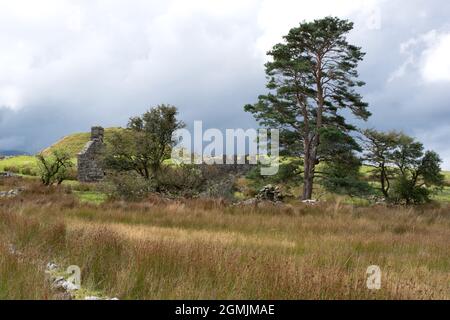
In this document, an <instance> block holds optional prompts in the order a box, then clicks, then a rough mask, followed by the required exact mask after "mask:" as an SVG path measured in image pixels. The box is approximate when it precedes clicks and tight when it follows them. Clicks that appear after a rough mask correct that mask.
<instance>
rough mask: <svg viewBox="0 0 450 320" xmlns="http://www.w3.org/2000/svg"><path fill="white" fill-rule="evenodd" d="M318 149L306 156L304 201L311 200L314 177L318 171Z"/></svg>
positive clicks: (314, 148)
mask: <svg viewBox="0 0 450 320" xmlns="http://www.w3.org/2000/svg"><path fill="white" fill-rule="evenodd" d="M316 150H317V149H316V147H313V148H312V150H310V151H309V152H307V153H306V154H305V160H304V174H303V179H304V181H303V196H302V200H311V199H312V193H313V186H314V176H315V171H316V160H317V159H316V157H317V152H316Z"/></svg>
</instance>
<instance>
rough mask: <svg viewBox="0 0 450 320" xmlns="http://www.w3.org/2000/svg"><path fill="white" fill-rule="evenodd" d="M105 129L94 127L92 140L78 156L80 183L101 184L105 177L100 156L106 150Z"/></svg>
mask: <svg viewBox="0 0 450 320" xmlns="http://www.w3.org/2000/svg"><path fill="white" fill-rule="evenodd" d="M103 138H104V129H103V128H102V127H92V129H91V140H90V141H89V142H88V143H87V144H86V145H85V146H84V148H83V150H82V151H81V152H80V153H79V154H78V181H80V182H99V181H100V180H102V179H103V178H104V176H105V173H104V171H103V168H102V167H101V164H100V161H99V159H98V158H99V155H100V153H101V152H102V150H103V148H104V146H105V145H104V143H103Z"/></svg>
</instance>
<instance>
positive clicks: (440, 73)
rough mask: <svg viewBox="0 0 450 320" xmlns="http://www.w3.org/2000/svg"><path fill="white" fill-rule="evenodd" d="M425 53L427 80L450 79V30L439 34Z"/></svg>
mask: <svg viewBox="0 0 450 320" xmlns="http://www.w3.org/2000/svg"><path fill="white" fill-rule="evenodd" d="M423 55H424V64H423V68H422V76H423V78H424V79H425V80H426V81H428V82H436V81H450V32H449V33H443V34H439V35H437V36H436V37H435V39H433V41H432V43H431V45H430V47H429V48H428V49H427V50H426V51H425V52H424V53H423Z"/></svg>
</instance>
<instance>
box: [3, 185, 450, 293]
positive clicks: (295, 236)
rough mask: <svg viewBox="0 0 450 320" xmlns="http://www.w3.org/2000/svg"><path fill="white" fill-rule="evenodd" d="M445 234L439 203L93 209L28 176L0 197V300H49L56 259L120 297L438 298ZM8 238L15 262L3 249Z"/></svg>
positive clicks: (444, 269) (164, 203)
mask: <svg viewBox="0 0 450 320" xmlns="http://www.w3.org/2000/svg"><path fill="white" fill-rule="evenodd" d="M449 240H450V210H449V208H448V207H444V206H431V207H421V208H415V209H411V208H403V207H393V208H387V207H382V206H379V207H364V208H362V207H361V208H359V207H353V206H348V205H343V204H342V203H340V202H339V201H336V202H331V203H324V204H321V205H318V206H313V207H311V206H305V205H302V204H294V205H288V206H283V207H275V206H271V205H267V206H263V207H233V206H230V205H228V204H226V203H224V202H222V201H214V200H185V201H169V200H164V199H160V198H157V197H156V198H155V197H154V198H150V199H147V200H146V201H143V202H141V203H133V204H130V203H124V202H109V203H105V204H103V205H100V206H96V205H89V204H81V203H79V202H78V201H77V200H76V198H75V197H74V196H73V195H72V194H71V193H70V190H68V189H48V188H42V187H40V186H39V185H37V184H33V183H31V184H30V185H29V186H28V188H27V191H26V192H24V193H23V194H22V195H21V196H20V197H18V198H15V199H11V200H2V201H0V243H1V244H2V245H1V246H0V250H2V258H1V263H0V275H1V278H0V283H1V284H0V295H1V297H2V298H32V299H46V298H48V299H52V298H55V296H54V295H52V294H53V293H52V292H51V290H50V289H49V288H48V285H47V284H46V281H45V279H44V276H43V271H42V270H41V269H42V267H41V266H43V265H45V263H46V262H48V261H56V262H57V263H58V264H60V265H63V266H68V265H78V266H80V267H81V270H82V285H83V287H85V288H87V289H88V290H95V291H100V292H103V293H104V294H106V295H108V296H117V297H119V298H121V299H449V298H450V277H449V274H450V272H449V271H450V246H449ZM9 244H13V245H14V246H15V247H16V248H17V249H18V250H20V251H21V253H22V255H25V256H26V257H27V258H26V259H19V258H17V257H15V256H11V255H8V254H5V255H4V254H3V253H5V252H6V251H5V250H6V249H5V248H6V247H7V245H9ZM5 257H6V258H5ZM14 259H15V260H14ZM14 264H15V267H11V266H12V265H14ZM370 265H379V266H380V267H381V269H382V272H383V276H382V289H381V290H379V291H370V290H368V289H367V288H366V277H367V276H366V269H367V267H368V266H370ZM4 277H8V278H9V279H11V280H10V281H7V282H2V281H1V279H3V278H4Z"/></svg>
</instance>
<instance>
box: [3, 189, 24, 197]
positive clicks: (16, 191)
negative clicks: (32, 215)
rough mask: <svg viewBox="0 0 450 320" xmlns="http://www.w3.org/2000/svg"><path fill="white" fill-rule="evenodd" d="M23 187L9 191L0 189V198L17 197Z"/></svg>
mask: <svg viewBox="0 0 450 320" xmlns="http://www.w3.org/2000/svg"><path fill="white" fill-rule="evenodd" d="M23 190H24V189H23V188H16V189H12V190H9V191H0V198H14V197H17V196H18V195H19V194H20V192H22V191H23Z"/></svg>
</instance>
